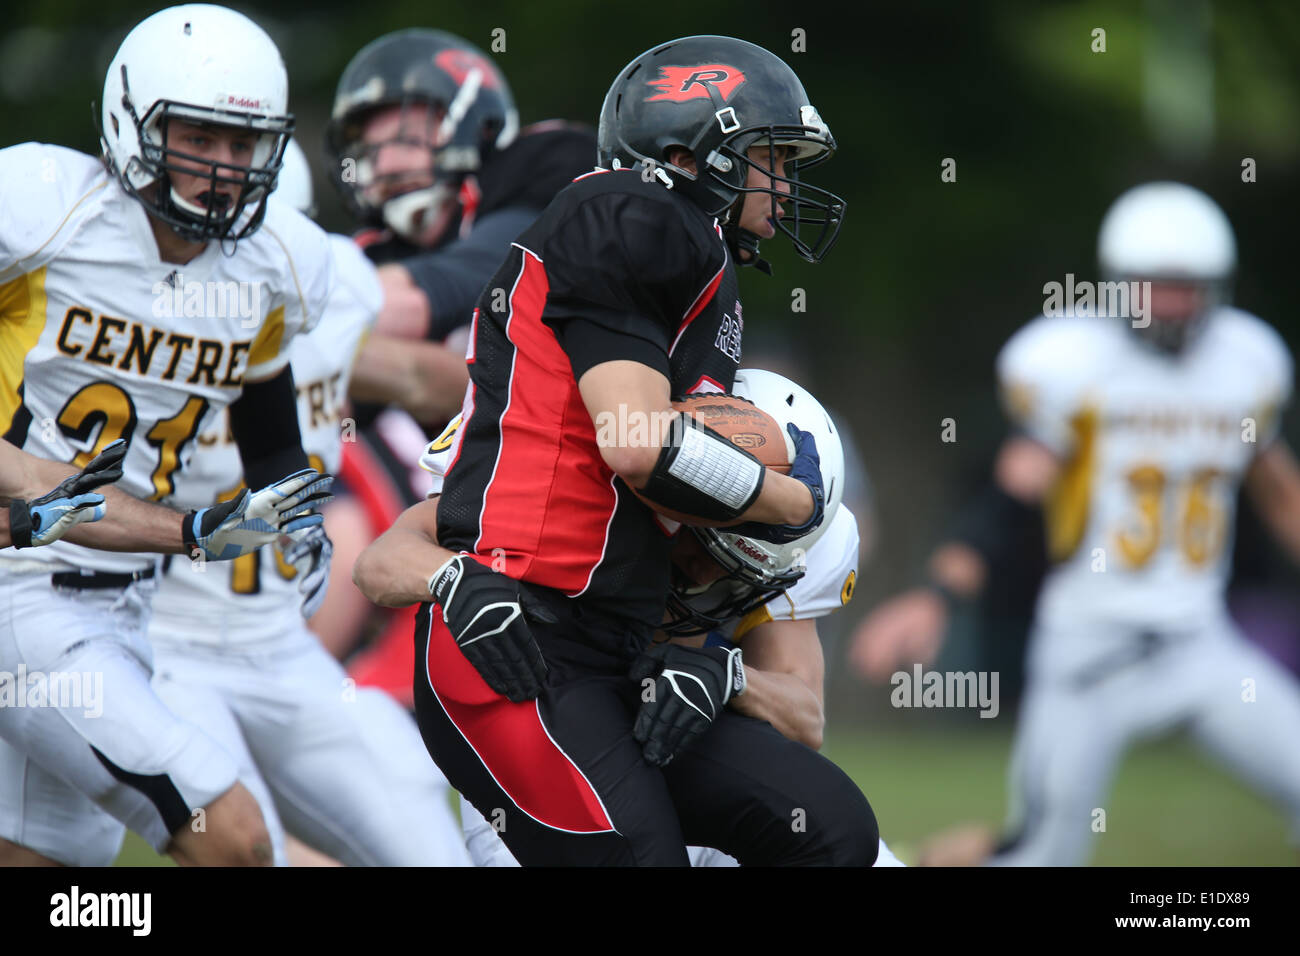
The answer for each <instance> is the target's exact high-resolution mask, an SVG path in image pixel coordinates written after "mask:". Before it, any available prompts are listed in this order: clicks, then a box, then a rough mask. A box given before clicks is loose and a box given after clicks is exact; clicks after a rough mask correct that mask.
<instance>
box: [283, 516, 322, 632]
mask: <svg viewBox="0 0 1300 956" xmlns="http://www.w3.org/2000/svg"><path fill="white" fill-rule="evenodd" d="M333 556H334V545H333V543H332V542H331V541H330V539H329V535H327V534H326V533H325V529H324V528H323V527H321V526H319V525H317V526H316V527H314V528H311V529H310V530H308V531H307V532H306V533H304V534H301V535H298V536H296V537H295V538H294V539H293V544H291V545H290V546H289V547H288V548H286V549H285V551H284V559H285V560H286V561H288V562H289V563H290V564H292V565H293V566H294V567H296V568H297V569H298V591H299V593H301V594H302V616H303V618H304V619H310V618H311V617H312V616H313V615H314V614H315V613H316V612H317V611H319V610H320V606H321V605H322V604H324V603H325V591H326V589H327V588H328V587H329V583H330V559H331V558H332V557H333Z"/></svg>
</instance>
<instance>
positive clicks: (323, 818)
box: [194, 627, 469, 866]
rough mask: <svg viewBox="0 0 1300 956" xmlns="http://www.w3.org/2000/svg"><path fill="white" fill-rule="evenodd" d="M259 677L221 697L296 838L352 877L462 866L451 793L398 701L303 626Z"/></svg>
mask: <svg viewBox="0 0 1300 956" xmlns="http://www.w3.org/2000/svg"><path fill="white" fill-rule="evenodd" d="M258 671H259V678H258V680H256V681H244V682H243V683H242V684H240V685H238V686H234V687H231V686H229V682H225V683H226V684H227V689H226V690H225V691H224V694H225V696H226V697H227V699H228V701H229V702H230V705H231V707H232V708H233V709H234V712H235V715H236V717H237V718H238V720H239V723H240V726H241V727H242V728H243V731H244V735H245V738H246V739H247V741H248V746H249V749H250V750H251V751H252V754H253V757H254V759H255V760H256V762H257V766H258V768H259V770H260V772H261V774H262V776H263V777H264V778H265V779H266V781H267V784H268V785H269V786H270V790H271V793H272V794H273V796H274V799H275V805H276V808H277V810H278V813H279V816H280V818H281V819H282V820H283V822H284V825H285V827H286V828H287V829H288V830H289V831H290V832H291V833H293V834H294V835H295V836H296V837H298V838H299V839H301V840H304V841H306V842H307V843H308V844H310V845H311V846H313V847H314V848H316V849H317V850H320V851H321V852H323V853H326V854H328V855H330V856H332V857H334V858H335V859H337V860H339V861H340V862H342V863H345V864H348V865H350V866H468V865H469V858H468V855H467V854H466V852H465V847H464V843H463V840H462V838H461V834H460V828H459V827H458V826H457V824H456V821H455V818H454V816H453V815H452V812H451V807H450V805H449V804H448V802H447V782H446V780H445V778H443V776H442V775H441V774H440V773H439V772H438V770H437V768H436V767H435V766H434V765H433V763H432V761H430V760H429V758H428V755H427V754H426V753H425V750H424V745H423V743H422V741H421V740H420V734H419V730H418V729H417V728H416V726H415V722H414V721H413V720H412V719H411V717H410V716H409V715H408V714H407V713H406V712H405V711H403V710H402V708H401V707H400V706H399V705H398V704H397V703H396V702H394V701H393V700H391V698H389V697H387V695H385V694H383V693H382V692H380V691H372V690H367V689H364V688H357V687H356V686H355V685H354V683H353V682H352V680H351V679H350V678H349V677H348V676H347V674H346V673H345V672H344V670H343V668H342V667H341V666H340V665H339V663H338V661H336V660H335V659H334V658H333V657H332V656H330V654H329V652H328V651H326V650H325V648H324V647H323V646H322V645H321V643H320V641H319V640H317V638H316V637H315V635H313V634H312V633H311V632H310V631H309V630H307V629H306V627H303V628H301V630H300V631H299V632H298V635H297V637H296V639H294V640H291V641H287V642H285V644H283V645H281V646H280V647H278V648H277V649H276V650H275V651H274V653H271V654H268V655H266V656H265V657H264V658H261V659H259V663H258ZM209 673H211V672H209ZM194 679H196V680H202V679H203V678H202V677H201V676H199V675H196V676H195V678H194Z"/></svg>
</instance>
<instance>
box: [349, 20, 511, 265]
mask: <svg viewBox="0 0 1300 956" xmlns="http://www.w3.org/2000/svg"><path fill="white" fill-rule="evenodd" d="M389 106H399V107H401V108H402V109H403V110H404V111H405V110H411V109H412V108H413V107H420V108H421V112H422V113H427V112H428V111H426V110H424V109H423V107H425V106H432V107H433V112H432V114H431V115H429V116H428V117H427V119H426V122H427V123H428V127H427V129H426V130H425V131H424V132H425V135H423V136H416V135H414V134H413V133H411V132H410V128H411V127H410V125H408V124H407V123H406V122H403V124H402V129H403V131H404V133H403V134H402V135H399V136H397V137H395V138H393V139H388V140H385V141H383V142H369V143H367V142H365V141H364V139H363V137H362V133H363V129H364V124H365V122H366V120H367V119H368V118H369V116H370V115H371V114H372V113H373V112H374V111H375V110H377V109H381V108H384V107H389ZM404 119H405V117H404ZM518 129H519V114H518V112H517V111H516V109H515V102H514V97H513V96H512V95H511V92H510V87H509V85H508V84H507V83H506V79H505V77H504V76H503V75H502V74H501V71H500V70H498V69H497V67H496V65H495V64H494V63H493V62H492V60H491V59H490V58H489V57H487V56H486V55H485V54H484V53H483V52H482V51H481V50H479V49H478V48H477V47H475V46H474V45H473V44H471V43H469V42H467V41H465V40H462V39H461V38H460V37H457V36H453V35H452V34H450V33H444V32H442V31H440V30H424V29H411V30H399V31H397V32H395V33H389V34H386V35H384V36H382V37H380V38H379V39H377V40H374V41H372V42H371V43H369V44H368V45H366V46H365V47H363V48H362V49H361V51H360V52H358V53H357V55H356V56H354V57H353V58H352V61H351V62H350V63H349V64H348V65H347V68H346V69H345V70H344V71H343V76H342V77H340V78H339V85H338V90H337V92H336V93H335V94H334V107H333V110H332V112H331V117H330V121H329V125H328V126H327V127H326V131H325V138H326V144H327V150H328V153H329V154H330V156H329V158H330V162H329V166H330V168H331V169H332V170H333V176H332V177H331V178H332V179H333V180H334V185H335V187H336V188H337V189H338V190H339V193H340V195H341V196H342V198H343V201H344V203H345V204H346V205H347V206H348V208H349V210H350V211H351V212H352V214H353V215H354V216H356V217H357V219H359V220H360V221H362V222H364V223H366V224H368V225H373V226H380V225H387V226H388V227H389V228H391V229H392V230H393V231H394V232H396V233H398V234H399V235H402V236H403V237H404V238H408V239H410V238H413V236H412V233H413V232H415V231H417V229H418V227H419V226H420V224H422V223H428V222H430V221H432V218H431V217H436V216H438V215H440V214H441V211H442V210H443V209H444V208H446V207H448V206H449V204H452V203H456V204H458V205H459V206H460V209H459V210H458V215H457V216H454V217H450V218H449V221H448V226H449V227H450V226H453V225H455V222H454V220H455V219H456V218H459V214H460V213H464V212H466V211H468V210H467V207H468V206H469V205H471V204H472V203H473V201H474V199H475V196H476V194H477V190H476V189H474V188H473V183H472V177H473V176H474V174H475V173H477V172H478V171H479V170H480V169H481V168H482V166H483V164H484V163H485V162H486V161H487V158H488V157H489V156H490V155H491V154H492V153H493V152H494V151H495V150H499V149H504V148H505V147H507V146H509V145H510V143H511V142H512V141H513V140H514V138H515V134H516V133H517V132H518ZM394 144H396V145H405V146H417V147H420V148H427V149H428V150H429V163H430V166H429V170H428V171H427V173H426V174H425V175H424V179H425V180H426V182H427V180H428V179H429V178H430V177H431V178H432V185H426V184H425V183H417V184H416V185H414V186H412V188H410V189H403V188H401V187H402V186H405V185H407V184H409V183H411V182H412V177H411V175H410V173H399V174H390V175H381V174H379V173H377V172H376V170H375V160H376V158H377V155H378V153H379V151H380V150H381V149H382V148H384V147H386V146H390V145H394ZM386 179H389V180H393V181H394V182H393V183H392V184H390V185H389V186H388V188H385V183H384V180H386ZM399 180H400V182H399ZM394 192H396V194H395V195H394V194H393V193H394ZM451 232H452V230H451V229H450V228H444V229H443V231H442V232H441V233H440V236H439V237H438V239H436V240H435V242H436V241H440V239H441V237H445V236H447V235H450V234H451Z"/></svg>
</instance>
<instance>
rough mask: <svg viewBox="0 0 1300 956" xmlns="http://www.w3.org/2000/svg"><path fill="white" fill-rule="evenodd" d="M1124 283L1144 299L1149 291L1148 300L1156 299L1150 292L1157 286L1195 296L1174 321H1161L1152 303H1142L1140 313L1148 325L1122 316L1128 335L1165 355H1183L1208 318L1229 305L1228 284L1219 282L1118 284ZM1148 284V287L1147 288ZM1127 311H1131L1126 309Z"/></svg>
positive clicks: (1127, 279) (1162, 280)
mask: <svg viewBox="0 0 1300 956" xmlns="http://www.w3.org/2000/svg"><path fill="white" fill-rule="evenodd" d="M1120 281H1124V282H1126V283H1128V284H1129V285H1130V287H1131V288H1134V287H1136V288H1137V289H1140V290H1142V291H1140V292H1138V293H1137V294H1138V295H1143V296H1145V291H1146V290H1147V289H1150V290H1151V293H1152V298H1153V299H1155V298H1156V297H1157V290H1156V289H1155V288H1154V286H1155V285H1157V284H1163V285H1165V286H1184V287H1186V289H1185V292H1184V294H1187V295H1192V294H1195V295H1197V296H1199V302H1198V303H1197V304H1196V307H1195V308H1193V309H1189V310H1187V312H1186V314H1183V315H1178V316H1176V317H1168V316H1166V317H1164V318H1162V317H1161V316H1160V315H1159V313H1158V312H1157V310H1156V305H1157V303H1156V302H1154V301H1149V302H1144V303H1143V307H1144V311H1146V312H1147V318H1148V319H1149V321H1148V322H1147V323H1146V324H1145V325H1137V324H1136V323H1135V322H1134V321H1133V320H1132V318H1131V317H1129V316H1125V317H1124V318H1125V321H1127V322H1128V324H1129V325H1130V326H1131V327H1132V331H1133V333H1134V334H1135V335H1137V336H1138V338H1139V339H1140V340H1141V341H1142V342H1144V343H1145V344H1147V345H1149V346H1151V347H1153V348H1155V349H1157V350H1158V351H1160V352H1162V353H1164V354H1166V355H1178V354H1180V353H1182V352H1184V351H1185V350H1186V349H1187V348H1188V347H1189V346H1190V345H1191V344H1192V343H1193V342H1194V341H1195V340H1196V339H1197V337H1198V336H1199V335H1200V334H1201V332H1202V330H1203V329H1204V328H1205V325H1206V322H1207V320H1208V319H1209V317H1210V314H1211V313H1212V312H1214V311H1215V310H1216V309H1218V308H1219V307H1221V306H1223V305H1226V304H1227V303H1228V302H1229V301H1231V293H1230V283H1229V282H1228V280H1223V279H1205V278H1191V277H1186V276H1169V277H1156V276H1150V277H1143V278H1140V279H1139V278H1137V277H1125V278H1124V279H1122V280H1120ZM1148 283H1151V285H1148ZM1130 311H1135V310H1133V309H1130Z"/></svg>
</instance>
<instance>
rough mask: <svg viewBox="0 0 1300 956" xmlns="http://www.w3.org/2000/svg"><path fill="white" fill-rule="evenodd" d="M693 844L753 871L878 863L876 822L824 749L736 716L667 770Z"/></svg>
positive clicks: (728, 716) (728, 714)
mask: <svg viewBox="0 0 1300 956" xmlns="http://www.w3.org/2000/svg"><path fill="white" fill-rule="evenodd" d="M663 774H664V779H665V780H667V781H668V785H669V787H670V789H671V790H672V795H673V802H674V803H675V804H676V806H677V813H678V816H679V817H680V819H681V823H682V830H683V833H684V834H685V836H686V841H687V842H688V843H690V844H698V845H701V846H709V847H715V848H717V849H719V850H722V851H723V852H725V853H728V854H730V855H731V856H734V857H735V858H736V859H737V860H739V861H740V863H741V864H742V865H744V866H798V865H803V866H871V864H872V863H873V862H875V859H876V853H877V851H878V849H879V842H880V835H879V833H878V832H877V828H876V817H875V814H874V813H873V812H872V810H871V805H870V804H869V803H868V802H867V798H866V797H865V796H863V794H862V791H861V790H860V789H858V786H857V784H855V783H854V782H853V781H852V780H851V779H850V778H849V776H848V774H846V773H844V771H843V770H841V769H840V768H839V767H837V766H835V764H833V763H831V761H830V760H828V759H827V758H825V757H823V756H822V755H821V754H819V753H817V752H816V751H815V750H812V749H810V748H809V747H806V746H804V745H803V744H800V743H796V742H795V741H793V740H790V739H788V738H786V737H783V736H782V735H781V734H780V733H778V732H777V731H776V730H775V729H773V727H772V725H771V724H768V723H766V722H765V721H761V720H755V719H753V718H751V717H745V716H743V715H741V714H737V713H735V712H733V711H730V710H724V711H723V713H722V714H721V715H720V716H719V717H718V718H717V719H716V720H715V721H714V722H713V724H712V726H710V727H709V728H708V729H707V730H705V731H704V733H702V734H701V735H700V736H699V737H697V738H696V739H695V741H694V742H693V743H692V744H691V746H690V747H689V748H688V749H686V750H685V751H683V752H682V753H679V754H678V755H677V756H676V757H675V758H673V761H672V763H670V764H669V765H668V766H667V767H665V768H664V771H663Z"/></svg>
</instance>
